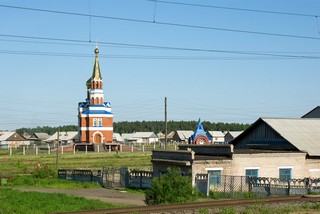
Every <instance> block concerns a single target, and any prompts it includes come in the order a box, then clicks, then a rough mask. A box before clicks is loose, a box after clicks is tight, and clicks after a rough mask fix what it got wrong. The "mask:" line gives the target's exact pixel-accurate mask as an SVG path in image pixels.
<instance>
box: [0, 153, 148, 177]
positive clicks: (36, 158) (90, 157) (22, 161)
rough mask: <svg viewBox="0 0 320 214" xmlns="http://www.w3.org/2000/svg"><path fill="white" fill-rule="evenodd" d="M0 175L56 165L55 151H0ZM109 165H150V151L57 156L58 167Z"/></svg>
mask: <svg viewBox="0 0 320 214" xmlns="http://www.w3.org/2000/svg"><path fill="white" fill-rule="evenodd" d="M0 162H1V164H0V175H22V174H30V173H32V172H33V170H34V169H35V167H36V166H37V164H38V163H40V164H41V166H45V165H46V164H48V166H49V167H50V168H53V167H54V168H55V167H56V153H55V152H52V153H51V154H45V153H41V154H38V155H35V154H27V155H22V153H21V151H16V152H13V154H12V156H10V155H9V153H8V150H1V151H0ZM110 166H115V167H119V166H126V167H150V166H151V152H150V151H148V152H119V153H115V152H111V153H109V152H100V153H97V152H88V153H85V152H77V153H76V154H73V153H72V152H71V153H64V154H61V153H60V154H59V156H58V168H59V169H101V168H102V167H110Z"/></svg>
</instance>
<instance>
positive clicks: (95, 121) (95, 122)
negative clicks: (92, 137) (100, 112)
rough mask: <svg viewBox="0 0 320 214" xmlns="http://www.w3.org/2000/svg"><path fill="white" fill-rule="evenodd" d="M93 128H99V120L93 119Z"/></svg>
mask: <svg viewBox="0 0 320 214" xmlns="http://www.w3.org/2000/svg"><path fill="white" fill-rule="evenodd" d="M93 126H94V127H97V126H98V124H97V118H93Z"/></svg>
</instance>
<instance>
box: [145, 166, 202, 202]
mask: <svg viewBox="0 0 320 214" xmlns="http://www.w3.org/2000/svg"><path fill="white" fill-rule="evenodd" d="M167 170H168V172H167V173H166V174H164V175H162V176H161V177H159V178H154V179H153V180H152V184H151V188H150V189H148V190H147V191H146V195H145V196H146V203H147V204H148V205H154V204H176V203H185V202H188V201H192V200H194V199H195V197H196V194H195V192H196V191H195V189H194V188H193V187H192V180H191V177H190V176H183V175H182V174H181V170H180V169H179V168H168V169H167Z"/></svg>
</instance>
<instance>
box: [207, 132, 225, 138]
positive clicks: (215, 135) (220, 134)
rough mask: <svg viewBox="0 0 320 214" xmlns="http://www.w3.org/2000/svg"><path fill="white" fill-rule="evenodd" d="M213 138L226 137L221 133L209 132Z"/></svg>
mask: <svg viewBox="0 0 320 214" xmlns="http://www.w3.org/2000/svg"><path fill="white" fill-rule="evenodd" d="M208 133H209V134H210V135H211V137H224V134H223V133H222V132H221V131H208Z"/></svg>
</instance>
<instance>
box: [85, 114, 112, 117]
mask: <svg viewBox="0 0 320 214" xmlns="http://www.w3.org/2000/svg"><path fill="white" fill-rule="evenodd" d="M80 117H113V114H81V115H80Z"/></svg>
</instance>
